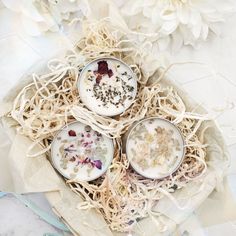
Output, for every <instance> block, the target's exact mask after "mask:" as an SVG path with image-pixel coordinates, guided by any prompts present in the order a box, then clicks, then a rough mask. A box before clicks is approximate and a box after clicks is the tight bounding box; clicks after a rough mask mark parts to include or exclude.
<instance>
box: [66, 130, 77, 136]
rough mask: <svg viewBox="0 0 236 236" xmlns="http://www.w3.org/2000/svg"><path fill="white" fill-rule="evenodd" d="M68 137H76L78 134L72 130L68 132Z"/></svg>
mask: <svg viewBox="0 0 236 236" xmlns="http://www.w3.org/2000/svg"><path fill="white" fill-rule="evenodd" d="M68 135H69V136H73V137H74V136H76V132H75V131H74V130H70V131H69V132H68Z"/></svg>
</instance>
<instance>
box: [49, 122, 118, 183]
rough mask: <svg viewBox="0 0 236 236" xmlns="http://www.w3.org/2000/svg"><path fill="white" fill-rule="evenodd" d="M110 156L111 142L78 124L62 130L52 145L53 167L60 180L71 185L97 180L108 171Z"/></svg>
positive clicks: (112, 150)
mask: <svg viewBox="0 0 236 236" xmlns="http://www.w3.org/2000/svg"><path fill="white" fill-rule="evenodd" d="M88 127H89V128H88ZM92 141H93V142H92ZM106 149H107V153H106V154H104V152H105V151H104V150H106ZM98 150H99V151H98ZM85 153H86V155H85ZM113 156H114V145H113V141H112V140H111V139H109V138H108V137H105V136H104V135H102V134H100V133H98V132H96V131H94V130H93V129H91V127H90V126H87V125H85V124H83V123H81V122H77V121H76V122H72V123H70V124H68V125H66V126H64V127H63V128H62V129H61V130H60V131H59V132H58V133H57V134H56V135H55V137H54V139H53V141H52V143H51V157H50V159H51V162H52V165H53V166H54V168H55V169H56V170H57V171H58V172H59V173H60V174H61V175H62V176H64V177H65V178H67V179H73V180H74V181H92V180H95V179H97V178H99V177H100V176H102V175H103V174H104V173H105V172H106V171H107V169H108V167H109V166H110V164H111V162H112V160H113ZM87 171H90V173H89V172H87Z"/></svg>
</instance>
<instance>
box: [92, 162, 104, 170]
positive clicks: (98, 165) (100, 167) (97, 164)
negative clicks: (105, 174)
mask: <svg viewBox="0 0 236 236" xmlns="http://www.w3.org/2000/svg"><path fill="white" fill-rule="evenodd" d="M93 164H94V165H95V166H96V167H97V168H98V169H99V170H101V169H102V162H101V161H100V160H95V161H93Z"/></svg>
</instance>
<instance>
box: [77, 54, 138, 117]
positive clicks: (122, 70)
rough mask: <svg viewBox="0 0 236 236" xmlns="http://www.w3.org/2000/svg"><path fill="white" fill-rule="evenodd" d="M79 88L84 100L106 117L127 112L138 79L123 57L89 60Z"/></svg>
mask: <svg viewBox="0 0 236 236" xmlns="http://www.w3.org/2000/svg"><path fill="white" fill-rule="evenodd" d="M78 90H79V94H80V97H81V100H82V101H83V103H84V104H85V105H86V106H87V107H88V108H89V109H90V110H92V111H94V112H95V113H97V114H99V115H103V116H114V115H118V114H121V113H122V112H124V111H125V110H126V109H127V108H128V107H129V106H130V105H131V104H132V102H133V100H134V98H135V96H136V92H137V79H136V76H135V74H134V73H133V71H132V70H131V69H130V67H129V66H127V65H126V64H125V63H123V62H122V61H120V60H117V59H115V58H102V59H98V60H95V61H92V62H90V63H89V64H88V65H87V66H85V68H84V69H83V70H82V72H81V74H80V78H79V80H78Z"/></svg>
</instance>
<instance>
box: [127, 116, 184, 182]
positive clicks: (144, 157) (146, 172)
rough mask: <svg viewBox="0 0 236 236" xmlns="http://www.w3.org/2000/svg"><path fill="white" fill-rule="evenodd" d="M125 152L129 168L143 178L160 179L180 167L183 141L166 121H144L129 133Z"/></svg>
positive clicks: (173, 127)
mask: <svg viewBox="0 0 236 236" xmlns="http://www.w3.org/2000/svg"><path fill="white" fill-rule="evenodd" d="M126 152H127V156H128V159H129V160H130V163H131V165H132V167H133V168H134V169H135V170H136V171H137V172H138V173H139V174H141V175H143V176H145V177H147V178H154V179H156V178H163V177H166V176H168V175H170V174H171V173H172V172H173V171H175V170H176V169H177V167H178V166H179V165H180V163H181V161H182V159H183V156H184V140H183V138H182V135H181V133H180V131H179V130H178V129H177V127H175V126H174V125H173V124H171V123H170V122H169V121H166V120H164V119H159V118H151V119H146V120H143V121H141V122H139V123H138V124H136V125H135V126H134V127H133V129H132V130H131V132H130V134H129V136H128V139H127V143H126Z"/></svg>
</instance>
